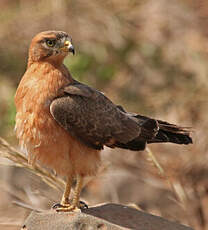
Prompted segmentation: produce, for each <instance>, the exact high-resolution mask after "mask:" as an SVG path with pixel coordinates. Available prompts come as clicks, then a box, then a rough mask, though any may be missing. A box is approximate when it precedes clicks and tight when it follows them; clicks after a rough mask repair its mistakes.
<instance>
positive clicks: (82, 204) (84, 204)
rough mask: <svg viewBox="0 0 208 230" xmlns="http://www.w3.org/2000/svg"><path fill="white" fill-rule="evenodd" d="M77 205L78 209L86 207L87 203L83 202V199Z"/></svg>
mask: <svg viewBox="0 0 208 230" xmlns="http://www.w3.org/2000/svg"><path fill="white" fill-rule="evenodd" d="M78 207H79V208H80V209H88V205H87V204H86V203H85V202H83V201H79V205H78Z"/></svg>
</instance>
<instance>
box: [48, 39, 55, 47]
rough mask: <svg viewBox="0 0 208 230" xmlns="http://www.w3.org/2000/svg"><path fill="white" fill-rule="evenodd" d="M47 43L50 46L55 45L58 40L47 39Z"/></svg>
mask: <svg viewBox="0 0 208 230" xmlns="http://www.w3.org/2000/svg"><path fill="white" fill-rule="evenodd" d="M46 44H47V46H49V47H53V46H55V44H56V41H55V40H46Z"/></svg>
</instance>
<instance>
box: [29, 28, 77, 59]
mask: <svg viewBox="0 0 208 230" xmlns="http://www.w3.org/2000/svg"><path fill="white" fill-rule="evenodd" d="M69 52H71V53H73V54H74V52H75V51H74V47H73V45H72V39H71V37H70V36H69V35H68V34H67V33H65V32H62V31H45V32H41V33H39V34H37V35H36V36H35V37H34V38H33V39H32V42H31V45H30V49H29V60H30V62H36V61H53V62H62V61H63V59H64V58H65V57H66V56H67V55H68V54H69Z"/></svg>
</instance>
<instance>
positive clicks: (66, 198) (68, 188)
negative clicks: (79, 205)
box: [61, 176, 73, 206]
mask: <svg viewBox="0 0 208 230" xmlns="http://www.w3.org/2000/svg"><path fill="white" fill-rule="evenodd" d="M72 180H73V178H72V177H71V176H69V177H68V178H67V181H66V187H65V190H64V194H63V196H62V199H61V205H62V206H69V195H70V192H71V187H72Z"/></svg>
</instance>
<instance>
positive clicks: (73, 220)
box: [22, 204, 193, 230]
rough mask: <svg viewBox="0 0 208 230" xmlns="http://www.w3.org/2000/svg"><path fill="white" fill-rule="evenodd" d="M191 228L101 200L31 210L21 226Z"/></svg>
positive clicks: (51, 229) (48, 229) (49, 229)
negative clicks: (64, 209) (72, 208)
mask: <svg viewBox="0 0 208 230" xmlns="http://www.w3.org/2000/svg"><path fill="white" fill-rule="evenodd" d="M96 229H98V230H127V229H136V230H193V229H192V228H190V227H186V226H184V225H181V224H178V223H175V222H171V221H168V220H166V219H164V218H161V217H158V216H153V215H151V214H148V213H145V212H142V211H138V210H136V209H133V208H130V207H127V206H123V205H119V204H104V205H100V206H96V207H91V208H89V209H84V210H82V212H69V213H57V212H56V211H55V210H50V211H44V212H37V211H33V212H32V213H31V214H30V216H29V217H28V218H27V219H26V221H25V224H24V226H23V227H22V230H96Z"/></svg>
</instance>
